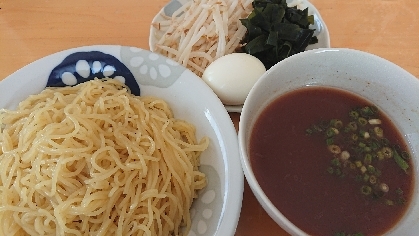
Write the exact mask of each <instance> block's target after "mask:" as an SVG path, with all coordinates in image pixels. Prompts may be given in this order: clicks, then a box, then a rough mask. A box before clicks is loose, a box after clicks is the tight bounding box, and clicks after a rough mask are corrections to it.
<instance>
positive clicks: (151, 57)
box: [0, 45, 244, 236]
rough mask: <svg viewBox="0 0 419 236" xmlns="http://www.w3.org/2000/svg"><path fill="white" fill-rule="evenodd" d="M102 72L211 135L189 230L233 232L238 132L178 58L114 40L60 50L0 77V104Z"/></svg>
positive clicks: (239, 181) (239, 192) (238, 194)
mask: <svg viewBox="0 0 419 236" xmlns="http://www.w3.org/2000/svg"><path fill="white" fill-rule="evenodd" d="M103 76H107V77H110V78H114V79H120V80H123V81H125V84H127V85H128V86H129V87H130V88H131V90H132V92H133V93H137V95H138V93H141V95H153V96H157V97H160V98H162V99H164V100H165V101H166V102H168V104H169V105H170V107H171V108H172V110H173V112H174V115H175V117H176V118H179V119H184V120H186V121H188V122H190V123H192V124H194V125H195V126H196V129H197V137H198V139H200V138H202V137H203V136H208V137H209V138H210V140H211V141H210V145H209V147H208V149H207V150H205V151H204V152H203V153H202V155H201V167H200V170H201V171H202V172H204V173H205V174H206V175H207V183H208V184H207V186H206V188H205V189H204V190H203V191H201V192H200V193H199V197H198V199H196V200H195V201H194V204H193V206H192V209H191V213H192V228H191V232H190V234H189V235H194V236H197V235H208V236H210V235H211V236H212V235H220V236H221V235H233V234H234V232H235V229H236V225H237V222H238V219H239V215H240V209H241V202H242V196H243V179H244V177H243V172H242V169H241V165H240V159H239V149H238V141H237V133H236V130H235V128H234V125H233V123H232V121H231V119H230V116H229V115H228V113H227V111H226V110H225V108H224V106H223V104H222V103H221V101H220V100H219V99H218V97H217V96H216V95H215V94H214V93H213V92H212V90H211V89H210V88H209V87H208V86H207V85H206V84H205V82H203V81H202V80H201V79H200V78H199V77H198V76H196V75H195V74H194V73H192V72H191V71H190V70H187V69H186V68H184V67H183V66H181V65H179V64H178V63H176V62H174V61H172V60H170V59H167V58H165V57H163V56H161V55H158V54H156V53H152V52H150V51H147V50H143V49H140V48H134V47H124V46H116V45H113V46H104V45H103V46H87V47H80V48H73V49H69V50H65V51H61V52H58V53H55V54H52V55H49V56H47V57H44V58H42V59H40V60H37V61H35V62H33V63H31V64H29V65H27V66H25V67H23V68H22V69H20V70H18V71H16V72H15V73H13V74H12V75H10V76H8V77H7V78H5V79H4V80H3V81H1V82H0V108H8V109H14V108H15V107H16V106H17V104H18V103H19V102H20V101H22V100H23V99H25V98H27V97H28V96H29V95H31V94H37V93H39V92H40V91H42V90H43V89H44V88H45V86H46V85H53V86H66V85H73V84H75V83H80V82H83V81H86V80H89V79H93V78H95V77H99V78H102V77H103ZM190 88H193V89H190Z"/></svg>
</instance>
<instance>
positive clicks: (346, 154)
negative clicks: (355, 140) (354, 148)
mask: <svg viewBox="0 0 419 236" xmlns="http://www.w3.org/2000/svg"><path fill="white" fill-rule="evenodd" d="M349 157H351V154H349V152H348V151H343V152H341V153H340V159H342V160H344V161H346V160H348V159H349Z"/></svg>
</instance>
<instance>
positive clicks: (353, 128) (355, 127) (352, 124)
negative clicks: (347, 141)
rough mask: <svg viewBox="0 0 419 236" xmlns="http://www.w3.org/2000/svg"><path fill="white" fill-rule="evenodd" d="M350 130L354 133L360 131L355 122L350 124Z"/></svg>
mask: <svg viewBox="0 0 419 236" xmlns="http://www.w3.org/2000/svg"><path fill="white" fill-rule="evenodd" d="M348 128H349V129H350V130H352V131H355V130H357V129H358V125H357V124H356V123H355V122H353V121H352V122H349V124H348Z"/></svg>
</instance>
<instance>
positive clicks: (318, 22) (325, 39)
mask: <svg viewBox="0 0 419 236" xmlns="http://www.w3.org/2000/svg"><path fill="white" fill-rule="evenodd" d="M189 1H191V0H171V1H170V2H169V3H168V4H167V5H166V6H164V7H163V8H162V9H161V10H160V11H159V12H158V13H157V15H156V16H155V17H154V18H153V20H152V22H151V26H150V37H149V47H150V50H151V51H155V44H156V42H157V41H158V40H159V39H160V38H161V36H162V35H163V33H164V32H163V31H162V30H159V29H157V28H156V27H153V26H152V25H153V24H154V23H156V22H159V21H162V20H164V19H165V17H164V16H172V14H173V13H174V12H175V11H176V10H178V9H179V8H180V7H181V6H183V5H184V4H185V3H187V2H189ZM287 3H288V5H289V6H297V7H298V8H299V9H305V8H308V12H309V14H310V15H314V20H315V24H314V25H313V26H312V28H313V29H315V30H316V31H315V33H314V35H316V36H317V38H318V39H319V42H318V43H316V44H312V45H310V46H308V47H307V48H306V50H310V49H316V48H330V37H329V31H328V29H327V26H326V23H325V22H324V21H323V19H322V17H321V16H320V12H319V11H318V10H317V8H316V7H315V6H314V5H313V4H311V3H310V2H309V1H307V0H287ZM225 107H226V109H227V111H229V112H241V110H242V108H243V105H238V106H230V105H226V106H225Z"/></svg>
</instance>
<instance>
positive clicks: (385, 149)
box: [381, 147, 393, 158]
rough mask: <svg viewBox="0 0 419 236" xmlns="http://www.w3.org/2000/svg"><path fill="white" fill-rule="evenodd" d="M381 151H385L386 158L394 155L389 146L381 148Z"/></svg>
mask: <svg viewBox="0 0 419 236" xmlns="http://www.w3.org/2000/svg"><path fill="white" fill-rule="evenodd" d="M381 152H382V153H383V155H384V157H385V158H391V157H393V150H392V149H391V148H389V147H383V148H382V149H381Z"/></svg>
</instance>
